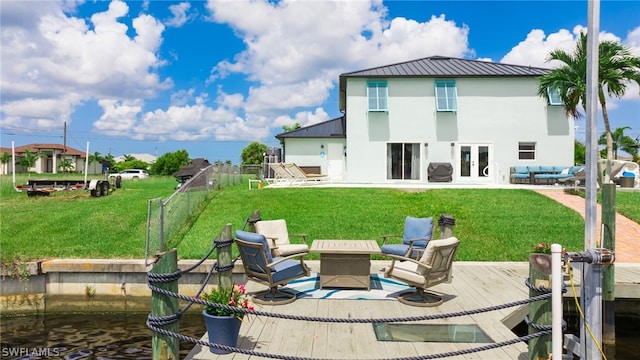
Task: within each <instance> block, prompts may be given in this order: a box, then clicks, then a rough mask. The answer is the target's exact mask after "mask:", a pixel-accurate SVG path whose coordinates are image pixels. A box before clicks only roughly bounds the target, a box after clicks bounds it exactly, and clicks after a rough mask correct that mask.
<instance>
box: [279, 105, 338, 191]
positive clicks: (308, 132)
mask: <svg viewBox="0 0 640 360" xmlns="http://www.w3.org/2000/svg"><path fill="white" fill-rule="evenodd" d="M344 130H345V123H344V117H339V118H336V119H333V120H328V121H324V122H321V123H318V124H313V125H310V126H306V127H303V128H300V129H296V130H293V131H288V132H285V133H282V134H278V135H276V138H277V139H278V140H280V141H281V142H282V143H283V153H284V155H283V159H282V161H283V162H289V163H296V164H298V165H299V166H301V167H302V168H303V169H304V170H305V171H307V172H310V173H320V174H325V175H328V176H329V177H330V178H331V179H332V180H343V179H344V172H345V161H344V160H345V156H346V155H345V146H346V145H347V143H346V136H345V131H344Z"/></svg>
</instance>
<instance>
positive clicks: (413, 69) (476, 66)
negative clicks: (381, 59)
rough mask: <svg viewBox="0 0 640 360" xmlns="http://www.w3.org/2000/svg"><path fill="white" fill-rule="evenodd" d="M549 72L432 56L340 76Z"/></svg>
mask: <svg viewBox="0 0 640 360" xmlns="http://www.w3.org/2000/svg"><path fill="white" fill-rule="evenodd" d="M548 72H549V69H544V68H539V67H531V66H522V65H510V64H501V63H493V62H489V61H478V60H468V59H459V58H451V57H444V56H432V57H428V58H423V59H418V60H411V61H407V62H402V63H397V64H392V65H385V66H380V67H375V68H370V69H365V70H358V71H354V72H349V73H344V74H342V75H340V77H341V78H342V77H404V76H410V77H493V76H541V75H544V74H546V73H548Z"/></svg>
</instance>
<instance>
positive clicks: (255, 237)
mask: <svg viewBox="0 0 640 360" xmlns="http://www.w3.org/2000/svg"><path fill="white" fill-rule="evenodd" d="M236 238H238V239H240V240H242V241H247V242H252V243H262V248H263V249H264V252H265V254H266V257H267V263H271V262H272V261H273V259H272V257H271V249H269V243H268V242H267V238H266V237H264V235H262V234H256V233H252V232H248V231H242V230H236Z"/></svg>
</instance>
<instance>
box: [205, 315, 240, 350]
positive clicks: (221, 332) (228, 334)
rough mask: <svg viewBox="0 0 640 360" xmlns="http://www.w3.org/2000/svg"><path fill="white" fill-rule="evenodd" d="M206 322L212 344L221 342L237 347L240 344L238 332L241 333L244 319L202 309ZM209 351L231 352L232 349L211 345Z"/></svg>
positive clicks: (221, 343)
mask: <svg viewBox="0 0 640 360" xmlns="http://www.w3.org/2000/svg"><path fill="white" fill-rule="evenodd" d="M202 315H203V316H204V323H205V325H206V326H207V334H208V335H209V342H210V343H212V344H220V345H226V346H232V347H236V346H237V344H238V334H239V333H240V325H242V321H241V320H240V319H238V318H236V317H233V316H215V315H210V314H207V311H206V310H203V311H202ZM209 351H211V352H212V353H214V354H229V353H230V351H225V350H221V349H217V348H214V347H211V346H210V347H209Z"/></svg>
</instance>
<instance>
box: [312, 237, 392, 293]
mask: <svg viewBox="0 0 640 360" xmlns="http://www.w3.org/2000/svg"><path fill="white" fill-rule="evenodd" d="M309 251H310V252H312V253H318V254H320V288H321V289H322V288H323V287H336V288H366V289H367V290H370V288H371V284H370V281H369V275H370V272H371V254H380V247H379V246H378V243H377V242H376V241H375V240H314V241H313V243H311V248H310V249H309Z"/></svg>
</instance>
